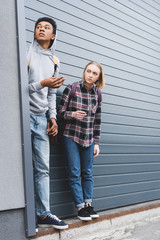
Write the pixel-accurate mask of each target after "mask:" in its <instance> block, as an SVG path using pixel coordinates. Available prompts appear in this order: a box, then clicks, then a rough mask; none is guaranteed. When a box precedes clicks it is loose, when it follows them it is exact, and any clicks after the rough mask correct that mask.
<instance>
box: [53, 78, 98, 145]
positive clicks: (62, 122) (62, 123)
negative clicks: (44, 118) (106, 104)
mask: <svg viewBox="0 0 160 240" xmlns="http://www.w3.org/2000/svg"><path fill="white" fill-rule="evenodd" d="M77 85H78V82H74V83H73V84H72V87H71V91H70V93H69V101H68V105H69V102H70V100H71V99H72V97H74V94H75V91H76V88H77ZM97 92H98V105H99V104H100V102H101V101H102V93H101V91H100V90H99V89H98V88H97ZM57 124H58V136H57V137H58V142H59V141H60V139H61V137H62V135H63V132H64V130H65V119H63V118H58V117H57Z"/></svg>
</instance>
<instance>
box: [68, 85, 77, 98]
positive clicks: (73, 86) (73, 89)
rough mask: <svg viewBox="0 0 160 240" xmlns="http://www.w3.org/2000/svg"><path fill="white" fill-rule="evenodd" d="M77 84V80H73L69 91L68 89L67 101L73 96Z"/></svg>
mask: <svg viewBox="0 0 160 240" xmlns="http://www.w3.org/2000/svg"><path fill="white" fill-rule="evenodd" d="M77 85H78V82H74V83H73V84H72V87H71V91H70V94H69V101H70V100H71V98H72V97H73V96H74V94H75V91H76V87H77Z"/></svg>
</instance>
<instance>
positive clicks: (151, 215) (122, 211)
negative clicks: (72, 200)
mask: <svg viewBox="0 0 160 240" xmlns="http://www.w3.org/2000/svg"><path fill="white" fill-rule="evenodd" d="M99 214H100V217H99V218H98V219H95V220H92V221H88V222H82V221H80V220H78V219H77V217H75V218H71V219H66V220H65V221H66V222H67V223H68V224H69V229H66V230H63V231H58V230H56V229H53V228H50V229H38V232H37V235H36V236H35V237H32V239H37V240H160V200H158V201H152V202H147V203H142V204H137V205H132V206H128V207H122V208H117V209H113V210H107V211H104V212H99Z"/></svg>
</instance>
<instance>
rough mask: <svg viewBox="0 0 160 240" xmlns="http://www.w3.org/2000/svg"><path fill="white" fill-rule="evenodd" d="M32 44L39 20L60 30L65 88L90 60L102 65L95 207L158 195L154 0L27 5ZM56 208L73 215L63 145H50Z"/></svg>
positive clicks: (159, 115)
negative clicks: (52, 22)
mask: <svg viewBox="0 0 160 240" xmlns="http://www.w3.org/2000/svg"><path fill="white" fill-rule="evenodd" d="M25 3H26V7H25V11H26V32H27V45H29V44H30V42H31V41H32V39H33V29H34V23H35V21H36V19H37V18H38V17H41V16H44V15H45V16H49V17H53V18H54V19H55V20H56V22H57V25H58V36H57V37H58V39H57V53H56V55H57V56H58V57H59V58H60V61H61V72H60V74H61V75H65V76H66V79H67V80H66V81H65V85H64V86H63V87H61V89H60V90H59V93H60V92H62V90H63V89H64V87H65V86H66V85H67V84H68V83H72V82H74V81H78V80H80V79H81V77H82V72H83V69H84V67H85V65H86V64H87V63H88V62H89V61H90V60H97V61H99V62H101V63H102V65H103V67H104V70H105V74H106V87H105V88H104V89H103V90H102V92H103V107H102V137H101V146H100V148H101V154H100V156H99V157H98V158H97V159H95V160H94V205H95V207H96V209H97V210H103V209H109V208H113V207H118V206H125V205H130V204H134V203H139V202H145V201H150V200H155V199H158V198H160V144H159V143H160V94H159V90H160V81H159V75H160V70H159V65H160V41H159V40H160V30H159V13H160V3H158V2H156V1H153V0H149V1H146V0H143V1H142V0H136V1H132V0H123V1H122V0H115V1H114V0H108V1H105V0H90V1H87V0H83V1H82V0H78V1H74V0H69V1H67V0H63V1H61V0H56V1H52V0H43V1H40V0H34V1H33V0H26V1H25ZM51 209H52V211H53V212H55V213H56V214H57V215H59V216H71V215H74V214H75V213H76V211H75V208H74V205H73V202H72V198H71V194H70V191H69V187H68V182H67V168H66V163H65V157H64V156H63V154H62V147H61V146H54V147H53V146H52V147H51Z"/></svg>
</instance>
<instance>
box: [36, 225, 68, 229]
mask: <svg viewBox="0 0 160 240" xmlns="http://www.w3.org/2000/svg"><path fill="white" fill-rule="evenodd" d="M38 227H40V228H56V229H60V230H61V229H67V228H68V225H66V226H57V225H51V224H38Z"/></svg>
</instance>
